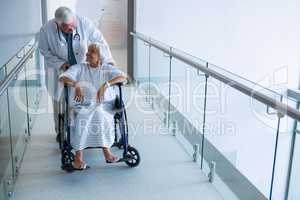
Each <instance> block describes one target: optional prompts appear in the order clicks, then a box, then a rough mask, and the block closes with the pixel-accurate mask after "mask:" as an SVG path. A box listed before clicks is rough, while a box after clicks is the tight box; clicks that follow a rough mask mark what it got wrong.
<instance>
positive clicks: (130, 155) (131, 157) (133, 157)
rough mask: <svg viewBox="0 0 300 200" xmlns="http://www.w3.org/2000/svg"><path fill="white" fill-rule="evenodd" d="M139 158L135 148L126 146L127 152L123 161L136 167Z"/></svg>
mask: <svg viewBox="0 0 300 200" xmlns="http://www.w3.org/2000/svg"><path fill="white" fill-rule="evenodd" d="M140 161H141V158H140V154H139V152H138V150H137V149H135V148H134V147H132V146H129V147H128V152H127V155H126V158H125V163H126V164H127V165H128V166H129V167H136V166H138V165H139V164H140Z"/></svg>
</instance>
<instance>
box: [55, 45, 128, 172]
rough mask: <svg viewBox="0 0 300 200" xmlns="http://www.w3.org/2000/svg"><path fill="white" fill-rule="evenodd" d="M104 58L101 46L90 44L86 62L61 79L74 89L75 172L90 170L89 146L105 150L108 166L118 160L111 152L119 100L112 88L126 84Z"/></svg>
mask: <svg viewBox="0 0 300 200" xmlns="http://www.w3.org/2000/svg"><path fill="white" fill-rule="evenodd" d="M101 58H102V56H101V52H100V45H98V44H91V45H89V47H88V52H87V54H86V61H87V63H82V64H77V65H74V66H72V67H71V68H69V69H68V70H67V71H65V72H64V73H62V74H61V75H60V77H59V80H60V81H61V82H62V83H64V84H67V85H68V86H70V87H73V88H74V90H73V91H74V92H73V98H74V100H72V101H71V102H70V121H71V145H72V147H73V149H74V150H75V151H76V154H75V161H74V169H78V170H83V169H87V168H89V166H87V165H86V163H85V162H84V160H83V149H85V148H87V147H102V150H103V154H104V157H105V159H106V162H107V163H115V162H117V161H118V157H117V156H115V155H113V154H112V153H111V151H110V147H111V146H112V144H113V142H114V120H113V117H114V112H113V108H114V103H115V97H116V92H115V90H114V89H113V87H112V86H113V85H114V84H117V83H121V82H124V81H125V79H126V77H125V75H124V73H122V71H120V70H119V69H117V68H116V67H114V66H112V65H110V64H102V59H101ZM70 96H72V93H71V95H70Z"/></svg>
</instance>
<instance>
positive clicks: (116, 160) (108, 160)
mask: <svg viewBox="0 0 300 200" xmlns="http://www.w3.org/2000/svg"><path fill="white" fill-rule="evenodd" d="M118 162H120V159H119V158H118V157H117V156H112V158H111V159H106V163H118Z"/></svg>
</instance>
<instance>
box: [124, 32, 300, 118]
mask: <svg viewBox="0 0 300 200" xmlns="http://www.w3.org/2000/svg"><path fill="white" fill-rule="evenodd" d="M130 34H131V35H132V36H133V37H136V38H138V39H140V40H142V41H144V42H146V43H148V44H149V45H151V46H153V47H155V48H157V49H159V50H161V51H162V52H164V53H167V54H169V55H170V56H172V57H174V58H176V59H178V60H180V61H182V62H184V63H186V64H188V65H190V66H192V67H194V68H196V69H197V70H200V71H202V72H203V73H205V74H207V75H209V76H211V77H213V78H215V79H217V80H219V81H221V82H223V83H225V84H227V85H229V86H230V87H232V88H234V89H236V90H238V91H240V92H242V93H243V94H245V95H247V96H249V97H252V98H254V99H255V100H257V101H259V102H261V103H263V104H265V105H267V106H269V107H272V108H273V109H275V110H277V111H278V112H279V113H281V114H286V115H287V116H289V117H291V118H293V119H296V120H298V121H300V112H299V111H298V110H297V109H295V108H293V107H290V106H288V105H287V104H285V103H282V102H280V101H278V100H276V99H274V98H271V97H269V96H267V95H265V94H263V93H262V92H259V91H256V90H254V89H252V88H250V87H249V86H247V85H245V84H243V83H241V82H238V81H236V80H233V79H231V78H229V77H227V76H224V75H223V74H221V73H219V72H217V71H215V70H213V69H210V68H207V67H206V66H204V65H202V64H200V63H198V62H196V61H193V60H191V59H190V58H189V57H187V56H186V55H184V54H182V53H178V52H176V51H174V50H172V49H174V48H172V47H166V46H164V45H162V44H161V43H160V42H157V41H155V40H153V39H151V38H150V37H147V36H145V35H144V34H141V33H134V32H131V33H130Z"/></svg>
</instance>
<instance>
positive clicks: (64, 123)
mask: <svg viewBox="0 0 300 200" xmlns="http://www.w3.org/2000/svg"><path fill="white" fill-rule="evenodd" d="M117 87H118V91H119V94H118V95H117V98H116V100H115V110H116V113H115V115H114V130H115V141H114V144H113V145H112V147H118V148H119V149H123V157H122V158H120V159H119V160H118V162H124V163H126V164H127V165H128V166H129V167H137V166H138V165H139V164H140V160H141V158H140V154H139V152H138V150H137V149H136V148H134V147H132V146H131V145H129V143H128V123H127V115H126V110H125V104H124V102H123V98H122V84H117ZM64 94H65V95H64V98H63V101H64V104H61V108H60V113H59V121H58V126H59V139H58V143H59V147H60V150H61V168H62V169H63V170H65V171H66V172H72V171H74V168H73V162H74V153H73V152H72V150H73V148H72V146H71V143H70V141H71V133H70V131H71V127H70V123H69V117H68V116H69V89H68V86H67V85H65V86H64ZM61 111H64V112H61ZM118 131H119V132H118ZM96 148H97V147H96Z"/></svg>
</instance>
